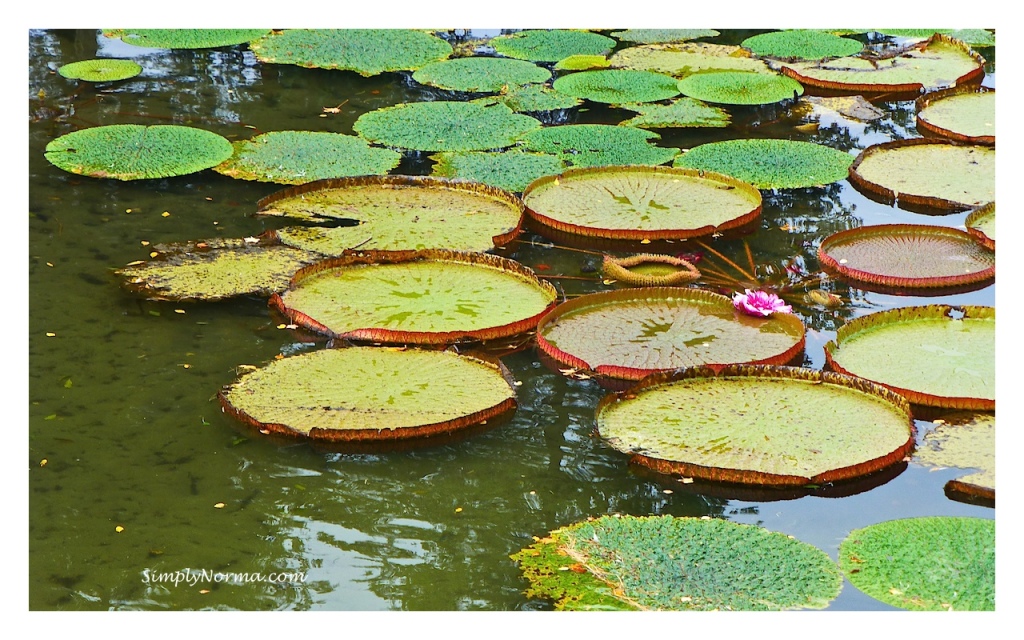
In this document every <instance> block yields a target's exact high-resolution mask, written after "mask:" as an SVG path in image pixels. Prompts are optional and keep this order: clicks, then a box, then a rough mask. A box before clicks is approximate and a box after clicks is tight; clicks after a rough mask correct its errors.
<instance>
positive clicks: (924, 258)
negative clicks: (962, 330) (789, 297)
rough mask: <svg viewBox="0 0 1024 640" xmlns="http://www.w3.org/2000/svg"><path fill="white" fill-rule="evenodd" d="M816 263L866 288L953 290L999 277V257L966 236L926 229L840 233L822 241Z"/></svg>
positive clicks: (916, 226)
mask: <svg viewBox="0 0 1024 640" xmlns="http://www.w3.org/2000/svg"><path fill="white" fill-rule="evenodd" d="M818 261H819V262H820V263H821V264H822V266H824V267H825V268H827V269H831V270H833V271H836V272H838V273H839V274H840V275H841V276H843V277H846V278H850V279H853V280H856V281H858V282H861V283H866V285H865V287H866V288H868V289H870V288H871V285H872V284H874V285H883V286H886V287H895V288H901V289H903V288H905V289H916V288H941V287H955V286H960V285H967V284H974V283H978V282H985V281H988V280H991V279H993V278H994V277H995V273H996V256H995V253H993V252H992V251H989V250H988V249H986V248H984V247H982V246H981V245H980V244H978V243H977V242H976V241H975V240H974V238H972V237H971V235H970V234H968V233H967V232H964V231H960V230H959V229H952V228H949V227H939V226H932V225H922V224H893V225H889V224H886V225H874V226H870V227H860V228H858V229H850V230H847V231H840V232H839V233H835V234H833V235H831V236H829V237H827V238H825V239H824V240H822V241H821V245H820V246H819V247H818Z"/></svg>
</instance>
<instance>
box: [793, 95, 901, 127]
mask: <svg viewBox="0 0 1024 640" xmlns="http://www.w3.org/2000/svg"><path fill="white" fill-rule="evenodd" d="M800 102H801V103H802V104H806V105H808V106H809V107H810V109H811V110H812V112H818V113H821V112H826V113H833V114H839V115H841V116H843V117H844V118H849V119H851V120H856V121H858V122H873V121H875V120H880V119H882V118H884V117H885V115H886V114H885V111H883V110H882V109H879V108H878V107H876V106H875V105H873V104H871V103H870V102H868V101H867V100H865V99H864V98H863V96H834V97H822V96H804V97H802V98H800Z"/></svg>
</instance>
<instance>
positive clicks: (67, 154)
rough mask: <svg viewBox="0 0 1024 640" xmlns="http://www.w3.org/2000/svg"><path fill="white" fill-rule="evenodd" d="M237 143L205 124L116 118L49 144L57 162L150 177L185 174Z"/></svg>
mask: <svg viewBox="0 0 1024 640" xmlns="http://www.w3.org/2000/svg"><path fill="white" fill-rule="evenodd" d="M233 150H234V149H233V147H232V146H231V143H230V142H228V141H227V139H226V138H224V137H223V136H220V135H217V134H216V133H213V132H212V131H206V130H205V129H196V128H194V127H183V126H179V125H167V124H158V125H152V126H145V125H140V124H114V125H107V126H102V127H91V128H89V129H82V130H80V131H74V132H72V133H69V134H66V135H63V136H61V137H59V138H57V139H56V140H52V141H51V142H50V143H49V144H47V145H46V159H47V160H49V161H50V162H51V163H52V164H54V165H56V166H57V167H59V168H61V169H63V170H64V171H68V172H70V173H76V174H79V175H84V176H89V177H91V178H114V179H116V180H144V179H147V178H168V177H171V176H182V175H186V174H189V173H195V172H197V171H202V170H203V169H209V168H211V167H215V166H217V165H218V164H220V163H221V162H223V161H225V160H227V159H228V158H229V157H231V153H232V151H233Z"/></svg>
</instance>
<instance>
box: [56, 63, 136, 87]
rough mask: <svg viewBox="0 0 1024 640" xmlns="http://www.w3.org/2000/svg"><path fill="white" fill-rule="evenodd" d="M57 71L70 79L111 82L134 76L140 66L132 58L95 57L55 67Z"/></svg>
mask: <svg viewBox="0 0 1024 640" xmlns="http://www.w3.org/2000/svg"><path fill="white" fill-rule="evenodd" d="M57 73H59V74H60V75H62V76H64V77H65V78H68V79H70V80H85V81H87V82H112V81H114V80H126V79H128V78H134V77H135V76H137V75H139V74H140V73H142V66H140V65H139V63H137V62H135V61H133V60H115V59H112V58H97V59H95V60H80V61H78V62H72V63H70V64H66V65H64V66H62V67H60V68H59V69H57Z"/></svg>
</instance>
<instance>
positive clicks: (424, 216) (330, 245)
mask: <svg viewBox="0 0 1024 640" xmlns="http://www.w3.org/2000/svg"><path fill="white" fill-rule="evenodd" d="M257 206H258V207H259V213H260V214H262V215H280V216H286V217H289V218H293V219H296V220H302V221H310V222H325V221H334V222H337V221H339V220H345V221H349V222H350V223H351V225H353V226H334V227H333V228H322V227H287V228H284V229H278V230H277V232H276V234H277V237H278V238H279V239H280V240H281V242H283V243H284V244H287V245H290V246H294V247H299V248H302V249H306V250H309V251H317V252H319V253H323V254H326V255H341V253H342V252H344V251H346V250H348V249H353V248H360V249H366V250H370V249H372V250H380V251H401V250H406V251H408V250H415V249H453V250H459V251H488V250H490V249H493V248H494V247H495V246H501V245H504V244H506V243H507V242H509V241H511V240H512V239H513V238H515V237H516V236H517V235H518V234H519V231H520V226H521V223H522V218H523V211H524V208H523V204H522V201H521V200H519V199H518V198H516V197H515V196H513V195H512V194H511V193H508V192H506V191H502V190H500V189H496V188H494V187H489V186H486V185H482V184H474V183H468V182H452V181H449V180H445V179H441V178H430V177H422V176H382V177H379V178H375V177H362V178H344V179H339V180H324V181H320V182H314V183H310V184H307V185H303V186H301V187H293V188H290V189H284V190H282V191H279V192H277V193H274V194H271V195H269V196H267V197H266V198H264V199H262V200H260V201H259V202H258V203H257Z"/></svg>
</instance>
